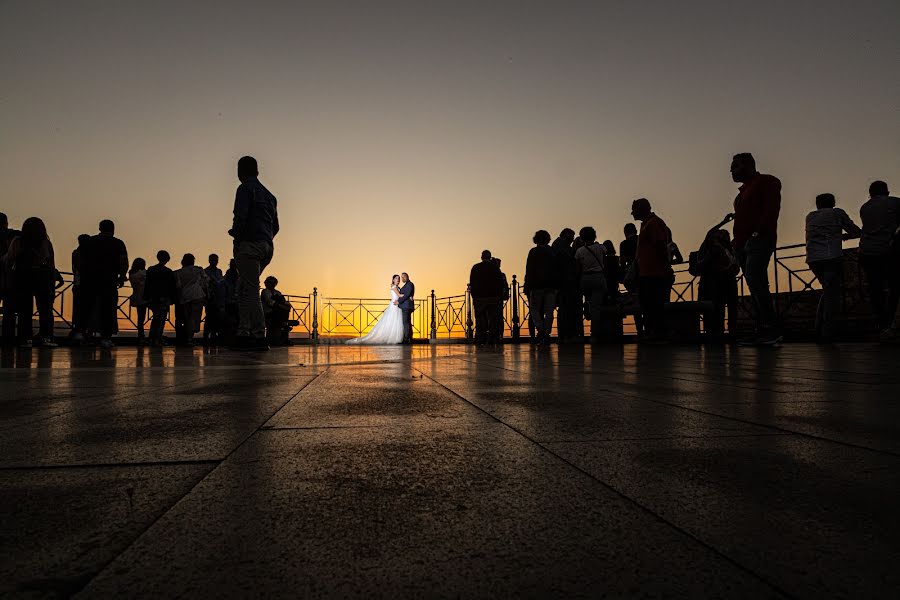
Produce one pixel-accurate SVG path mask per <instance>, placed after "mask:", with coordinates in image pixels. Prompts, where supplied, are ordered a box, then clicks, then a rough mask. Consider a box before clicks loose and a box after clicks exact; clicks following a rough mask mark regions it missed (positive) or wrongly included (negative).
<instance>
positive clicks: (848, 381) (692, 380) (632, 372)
mask: <svg viewBox="0 0 900 600" xmlns="http://www.w3.org/2000/svg"><path fill="white" fill-rule="evenodd" d="M554 364H555V365H557V366H559V367H578V366H580V365H578V364H575V363H569V362H562V361H559V360H558V359H557V361H556V362H555V363H554ZM724 364H725V365H726V366H728V365H731V364H732V363H724ZM772 370H773V371H782V372H787V374H789V373H790V372H791V371H792V370H793V367H791V368H788V367H773V368H772ZM807 370H808V369H807ZM597 371H600V372H606V373H616V372H620V371H613V370H610V369H597ZM622 371H624V372H626V373H630V374H632V375H637V374H638V373H637V372H636V371H634V370H625V369H623V370H622ZM860 375H866V374H864V373H860ZM643 376H645V377H646V376H647V374H643ZM649 376H650V377H655V378H660V379H679V380H683V381H691V382H698V383H708V381H706V380H700V379H692V378H690V377H681V378H678V377H666V376H662V375H649ZM874 376H875V375H873V377H874ZM797 379H801V380H804V381H821V382H828V383H849V384H852V385H859V386H866V387H870V386H882V385H897V383H890V382H888V383H885V382H877V383H869V382H862V381H851V380H847V379H828V378H821V377H807V376H798V377H797ZM713 383H714V382H713ZM725 385H727V384H725ZM734 387H746V386H734ZM752 389H757V388H752ZM775 391H777V390H775Z"/></svg>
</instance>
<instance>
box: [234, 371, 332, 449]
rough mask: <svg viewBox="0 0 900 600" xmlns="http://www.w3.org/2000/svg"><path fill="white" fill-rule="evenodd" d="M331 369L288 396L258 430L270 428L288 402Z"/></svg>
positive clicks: (322, 372) (321, 372) (319, 374)
mask: <svg viewBox="0 0 900 600" xmlns="http://www.w3.org/2000/svg"><path fill="white" fill-rule="evenodd" d="M329 370H330V368H327V369H324V370H323V371H320V372H319V373H318V374H317V375H316V376H315V377H313V378H312V379H310V380H309V381H307V382H306V383H305V384H303V386H301V387H300V389H299V390H297V391H296V392H294V394H293V395H292V396H291V397H290V398H288V399H287V401H286V402H284V403H283V404H282V405H281V406H279V407H278V408H277V409H275V412H273V413H272V414H271V415H269V418H268V419H266V420H265V421H263V422H262V424H261V425H260V426H259V427H257V428H256V431H264V430H268V429H269V428H270V426H269V423H271V422H272V419H274V418H275V417H277V416H278V413H280V412H281V411H282V410H284V407H286V406H287V405H288V404H290V403H291V402H292V401H293V400H294V399H295V398H297V397H299V396H300V394H301V393H302V392H303V391H304V390H305V389H307V388H308V387H309V386H311V385H312V384H313V383H315V382H316V381H318V380H319V378H321V377H324V376H325V374H326V373H328V371H329ZM245 441H246V439H245V440H243V441H241V444H243V443H244V442H245Z"/></svg>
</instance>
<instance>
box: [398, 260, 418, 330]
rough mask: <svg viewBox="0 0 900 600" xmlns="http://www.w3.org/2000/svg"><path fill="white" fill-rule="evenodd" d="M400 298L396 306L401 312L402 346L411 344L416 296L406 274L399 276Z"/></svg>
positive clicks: (414, 288) (413, 285)
mask: <svg viewBox="0 0 900 600" xmlns="http://www.w3.org/2000/svg"><path fill="white" fill-rule="evenodd" d="M400 283H401V284H402V285H401V286H400V298H399V299H398V300H397V306H399V307H400V310H401V311H403V342H402V343H403V344H412V338H413V330H412V312H413V311H414V310H415V309H416V305H415V299H414V296H415V295H416V286H415V284H413V282H412V281H410V280H409V274H408V273H401V274H400Z"/></svg>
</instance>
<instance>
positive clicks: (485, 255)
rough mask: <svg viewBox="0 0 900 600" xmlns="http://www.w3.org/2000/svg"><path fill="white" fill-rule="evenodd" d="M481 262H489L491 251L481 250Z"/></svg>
mask: <svg viewBox="0 0 900 600" xmlns="http://www.w3.org/2000/svg"><path fill="white" fill-rule="evenodd" d="M481 260H491V251H490V250H482V251H481Z"/></svg>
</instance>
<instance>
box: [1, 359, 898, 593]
mask: <svg viewBox="0 0 900 600" xmlns="http://www.w3.org/2000/svg"><path fill="white" fill-rule="evenodd" d="M898 359H900V348H897V347H881V346H877V345H864V344H854V345H846V346H836V347H830V348H822V347H818V346H815V345H802V344H798V345H787V346H784V347H782V348H779V349H774V350H773V349H737V348H699V347H688V346H683V347H682V346H671V347H658V346H657V347H651V348H647V347H638V346H634V345H629V346H625V347H602V348H593V349H592V348H590V347H581V346H577V347H568V346H564V347H560V348H552V349H550V350H536V349H532V348H530V347H528V346H524V345H523V346H508V347H506V348H505V349H504V350H502V351H476V350H475V349H474V348H471V347H467V346H461V345H438V346H416V347H414V348H411V349H410V348H401V347H384V348H359V347H355V348H351V347H341V346H319V347H312V346H301V347H294V348H290V349H281V350H273V351H272V352H269V353H265V354H239V353H233V352H228V351H221V352H204V351H203V350H201V349H195V350H193V351H192V350H186V351H184V350H180V349H179V350H173V349H166V350H153V351H151V350H141V349H137V348H119V349H116V350H114V351H112V352H101V351H99V350H67V349H56V350H52V351H51V350H37V349H36V350H33V351H5V350H4V351H3V353H2V354H0V432H2V436H0V561H2V562H0V596H4V597H5V596H15V597H60V596H70V595H74V594H77V595H79V596H81V597H91V598H109V597H148V598H170V597H186V596H187V597H234V596H252V597H272V596H281V597H358V598H372V597H386V598H398V597H496V596H516V597H520V596H526V597H540V598H545V597H572V596H589V597H600V596H604V595H606V596H613V597H640V596H649V597H692V598H693V597H736V598H765V597H784V596H786V597H795V598H817V599H819V598H830V597H845V598H847V597H853V598H882V597H885V598H886V597H898V596H900V576H898V575H897V572H898V570H897V565H898V564H900V516H898V508H897V507H898V500H897V498H898V494H900V468H898V467H900V368H898V367H900V360H898Z"/></svg>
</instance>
